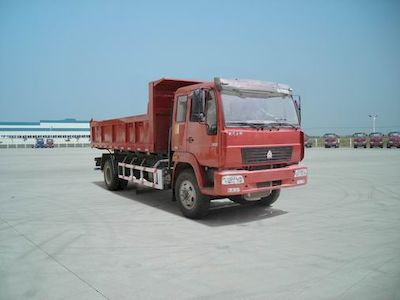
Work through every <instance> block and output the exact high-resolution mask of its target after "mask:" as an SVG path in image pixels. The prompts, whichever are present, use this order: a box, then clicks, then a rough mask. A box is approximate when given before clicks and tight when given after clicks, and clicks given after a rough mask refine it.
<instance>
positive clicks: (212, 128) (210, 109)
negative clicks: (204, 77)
mask: <svg viewBox="0 0 400 300" xmlns="http://www.w3.org/2000/svg"><path fill="white" fill-rule="evenodd" d="M206 124H207V133H208V134H209V135H215V134H217V104H216V101H215V93H214V91H213V90H209V91H207V93H206Z"/></svg>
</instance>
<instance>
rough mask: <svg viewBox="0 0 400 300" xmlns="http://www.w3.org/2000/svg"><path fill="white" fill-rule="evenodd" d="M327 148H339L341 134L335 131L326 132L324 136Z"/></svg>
mask: <svg viewBox="0 0 400 300" xmlns="http://www.w3.org/2000/svg"><path fill="white" fill-rule="evenodd" d="M322 139H323V141H324V145H325V148H339V145H340V140H339V136H338V135H337V134H335V133H325V134H324V135H323V136H322Z"/></svg>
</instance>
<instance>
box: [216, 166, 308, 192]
mask: <svg viewBox="0 0 400 300" xmlns="http://www.w3.org/2000/svg"><path fill="white" fill-rule="evenodd" d="M300 169H305V170H307V167H305V166H301V165H295V166H288V167H284V168H276V169H267V170H256V171H246V170H226V171H216V172H215V173H214V188H213V191H212V194H214V195H218V196H231V195H244V194H252V193H257V192H263V191H268V190H275V189H280V188H287V187H294V186H300V185H304V184H306V183H307V175H305V176H298V177H295V172H296V170H300ZM227 175H241V176H243V178H244V182H243V183H241V184H226V185H225V184H222V177H223V176H227Z"/></svg>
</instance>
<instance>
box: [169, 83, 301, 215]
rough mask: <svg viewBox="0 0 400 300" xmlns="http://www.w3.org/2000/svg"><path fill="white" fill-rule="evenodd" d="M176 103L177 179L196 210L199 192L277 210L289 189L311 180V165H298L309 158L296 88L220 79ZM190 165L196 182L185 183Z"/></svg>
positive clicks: (180, 95) (178, 189) (188, 91)
mask: <svg viewBox="0 0 400 300" xmlns="http://www.w3.org/2000/svg"><path fill="white" fill-rule="evenodd" d="M174 102H175V105H174V113H173V120H172V139H171V141H172V143H171V146H172V147H171V149H172V151H173V157H172V161H173V163H174V176H173V178H174V181H175V183H176V184H175V194H176V195H178V196H177V200H178V201H180V202H182V199H181V198H182V197H183V198H186V202H185V201H183V202H184V203H183V205H184V206H186V208H187V209H189V210H190V209H191V208H192V207H193V206H194V205H195V204H194V203H193V202H195V200H196V199H193V193H192V194H191V190H194V189H196V188H198V192H199V193H198V194H201V195H204V196H206V197H211V198H212V197H214V198H218V197H228V198H229V199H231V200H233V201H235V202H238V203H246V202H249V201H259V202H260V203H261V202H264V203H266V204H268V205H270V204H272V202H274V201H275V200H276V199H277V197H278V195H279V191H280V189H281V188H283V187H292V186H298V185H303V184H305V183H306V181H307V168H305V167H304V166H300V165H299V164H298V163H299V162H300V161H301V160H302V159H303V157H304V133H303V132H302V130H301V129H300V107H299V103H298V102H297V101H295V100H294V99H293V96H292V90H291V89H290V88H289V87H288V86H286V85H282V84H277V83H269V82H260V81H248V80H226V79H220V78H216V79H215V81H214V82H208V83H200V84H197V85H191V86H187V87H183V88H180V89H178V90H177V91H176V95H175V101H174ZM185 168H189V171H188V172H193V174H192V177H191V178H189V177H190V176H188V175H187V174H185V175H184V180H180V179H179V175H180V174H182V170H183V169H185ZM192 169H193V170H192ZM193 176H194V177H195V178H197V183H198V187H195V182H191V181H193ZM182 182H184V183H183V184H182ZM183 208H184V209H185V207H183Z"/></svg>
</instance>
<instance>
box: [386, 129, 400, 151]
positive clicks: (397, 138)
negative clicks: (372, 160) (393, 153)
mask: <svg viewBox="0 0 400 300" xmlns="http://www.w3.org/2000/svg"><path fill="white" fill-rule="evenodd" d="M387 147H388V148H392V147H397V148H400V132H398V131H392V132H389V134H388V142H387Z"/></svg>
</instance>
